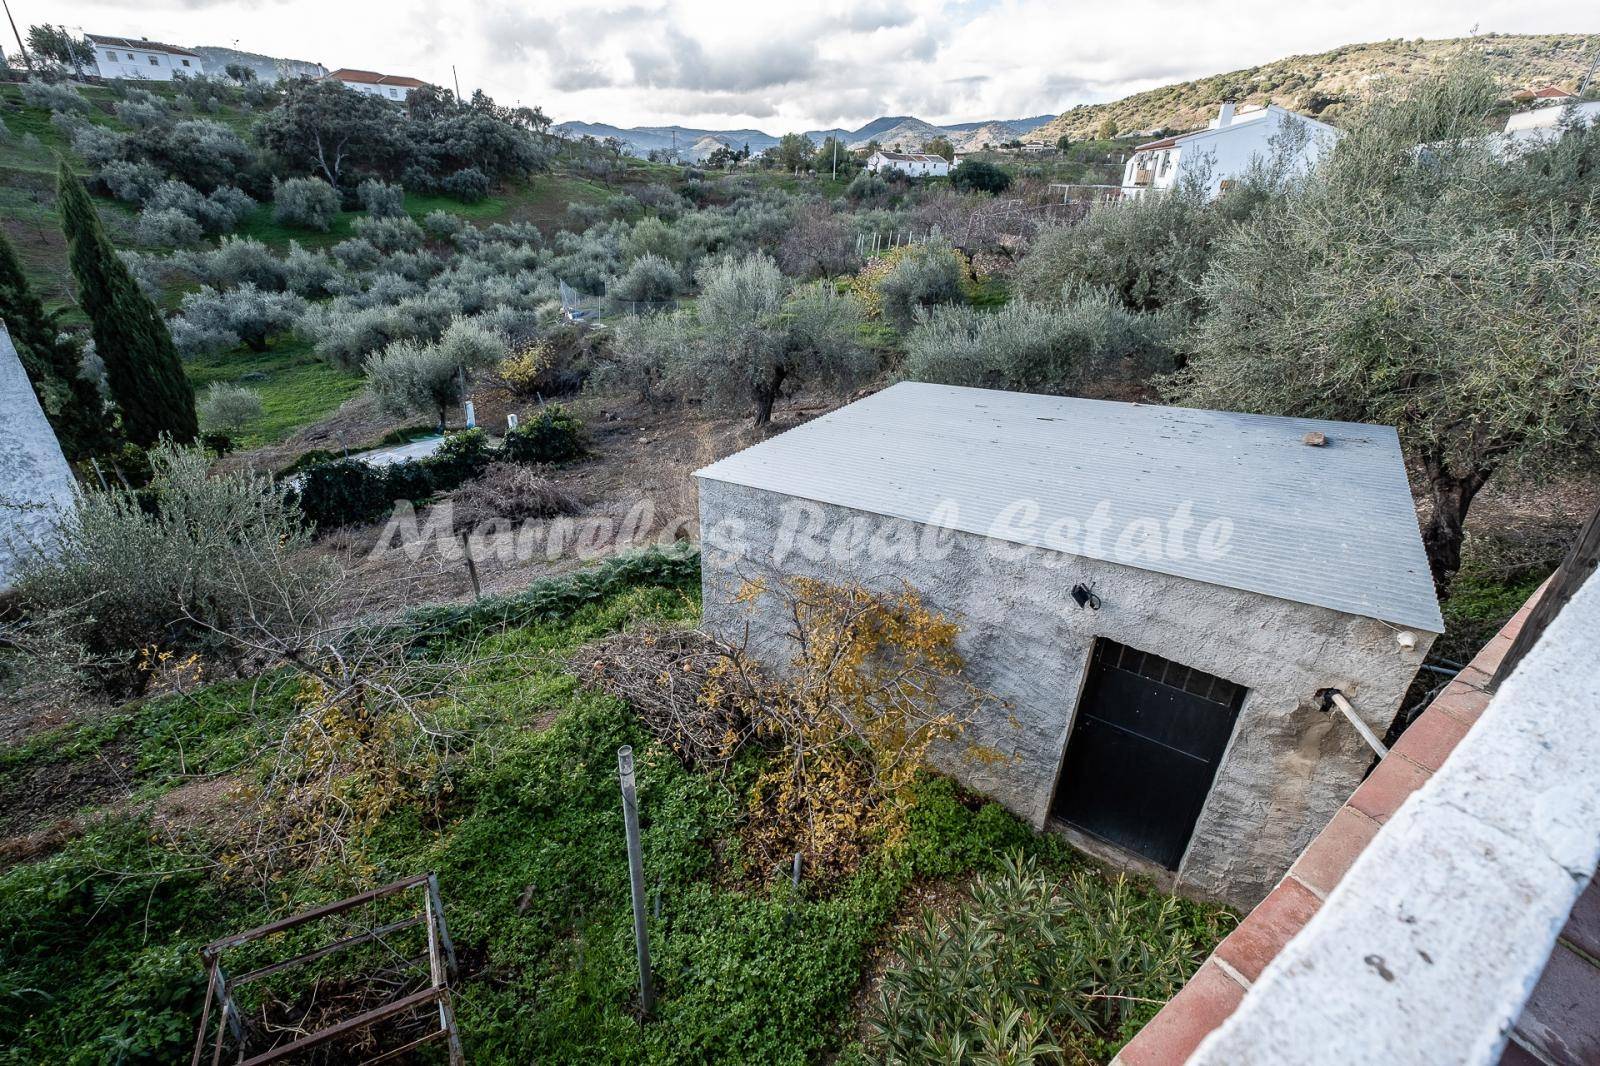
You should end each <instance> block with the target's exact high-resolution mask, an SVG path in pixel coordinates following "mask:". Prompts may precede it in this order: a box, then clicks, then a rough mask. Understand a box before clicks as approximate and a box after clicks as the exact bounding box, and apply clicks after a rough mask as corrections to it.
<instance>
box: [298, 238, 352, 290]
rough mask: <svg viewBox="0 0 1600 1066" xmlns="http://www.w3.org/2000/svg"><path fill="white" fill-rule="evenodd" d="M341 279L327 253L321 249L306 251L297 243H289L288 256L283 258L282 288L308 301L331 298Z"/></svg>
mask: <svg viewBox="0 0 1600 1066" xmlns="http://www.w3.org/2000/svg"><path fill="white" fill-rule="evenodd" d="M341 277H342V275H341V274H340V272H339V268H338V267H337V266H336V265H335V264H334V262H333V260H331V259H329V258H328V253H326V252H324V251H322V250H321V249H318V250H317V251H314V252H311V251H307V250H306V249H304V248H302V247H301V246H300V244H299V242H298V241H290V242H289V254H288V255H286V256H285V257H284V258H283V285H284V288H286V289H288V290H289V291H290V292H292V293H296V294H297V295H300V296H304V297H305V298H306V299H308V300H311V299H316V298H317V297H319V296H332V295H333V293H334V292H335V291H336V289H337V288H339V280H340V278H341Z"/></svg>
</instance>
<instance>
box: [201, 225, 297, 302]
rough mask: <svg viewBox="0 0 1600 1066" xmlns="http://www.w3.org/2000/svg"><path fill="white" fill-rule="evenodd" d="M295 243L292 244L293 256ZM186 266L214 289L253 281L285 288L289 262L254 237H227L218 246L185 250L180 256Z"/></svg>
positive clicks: (265, 287) (269, 288) (270, 287)
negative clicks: (190, 250) (191, 250)
mask: <svg viewBox="0 0 1600 1066" xmlns="http://www.w3.org/2000/svg"><path fill="white" fill-rule="evenodd" d="M294 248H295V246H291V258H292V256H293V250H294ZM176 258H177V260H178V262H179V263H180V264H181V265H182V266H183V268H184V269H185V270H187V271H189V272H190V273H191V274H193V275H194V276H195V277H197V278H199V279H200V281H201V282H203V283H204V284H207V285H211V286H213V287H214V288H219V289H227V288H234V287H236V286H239V285H244V284H250V285H254V286H255V287H256V288H258V289H262V290H264V291H269V292H270V291H277V290H280V289H283V288H284V287H285V281H286V278H287V273H288V263H287V262H286V261H285V260H282V259H279V258H278V257H277V256H276V255H274V254H273V253H272V250H271V249H270V248H268V247H267V246H266V245H264V244H262V243H261V242H260V241H258V240H254V239H252V238H250V237H224V238H222V241H221V242H220V243H219V244H218V245H217V247H215V248H206V249H202V250H199V251H193V252H185V253H184V254H183V255H182V256H179V257H176Z"/></svg>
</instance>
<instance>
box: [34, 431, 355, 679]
mask: <svg viewBox="0 0 1600 1066" xmlns="http://www.w3.org/2000/svg"><path fill="white" fill-rule="evenodd" d="M149 458H150V462H151V467H152V474H153V478H152V480H151V483H150V490H149V492H148V501H149V504H150V505H149V506H145V505H144V503H143V502H142V501H141V500H140V499H138V498H136V497H135V496H134V495H133V494H132V493H129V492H126V491H124V490H121V489H117V490H113V491H111V492H100V491H90V492H86V493H84V494H83V495H82V496H81V497H80V499H79V502H78V506H77V507H76V508H75V509H74V510H73V512H72V513H71V514H70V515H68V516H67V517H66V518H65V519H64V520H63V521H62V522H61V523H60V525H59V526H58V527H57V528H56V530H55V531H54V532H53V534H52V537H51V543H50V544H49V545H48V550H47V551H45V552H43V553H40V554H38V555H36V556H32V557H30V558H29V559H28V560H27V561H26V562H25V563H24V564H23V568H22V572H21V574H20V577H19V580H18V583H17V592H18V595H19V596H20V597H21V599H22V602H23V604H24V606H25V608H26V609H27V610H28V611H29V612H30V614H31V615H32V617H34V618H36V619H43V620H44V621H43V623H42V624H43V625H45V626H47V627H49V628H51V629H52V630H53V633H51V634H48V635H49V636H51V637H53V638H54V639H56V640H59V641H61V642H65V643H70V644H73V645H76V646H78V647H79V648H80V649H81V650H82V655H83V661H84V662H86V663H90V664H91V671H92V673H93V674H94V675H95V676H96V677H98V678H99V679H100V680H101V681H103V682H105V683H108V684H112V685H114V686H118V687H131V688H139V687H142V686H143V684H144V683H145V682H146V681H147V680H148V679H149V677H150V671H148V670H141V669H139V665H140V663H141V662H144V661H147V660H146V659H145V658H141V651H142V650H144V654H145V655H146V656H150V655H154V654H156V651H157V649H159V650H161V651H171V650H183V649H188V648H199V647H204V646H206V645H208V644H209V643H210V642H211V641H212V640H213V639H214V632H215V631H216V630H224V631H226V630H230V629H234V628H236V627H238V626H241V625H243V624H245V619H246V618H250V619H251V624H253V625H266V624H269V623H270V621H271V619H272V618H274V617H276V616H277V615H279V614H280V613H281V612H293V611H298V610H301V609H303V605H304V604H305V603H306V602H307V600H308V599H309V598H310V597H312V596H313V595H314V594H315V591H316V589H317V587H318V585H319V584H321V583H323V582H324V581H325V579H326V572H325V568H324V567H323V566H321V565H318V564H317V563H315V562H314V561H311V560H307V559H305V558H303V556H302V555H301V549H302V548H303V547H304V545H305V542H306V531H305V529H304V527H303V526H302V524H301V522H300V519H299V516H298V514H297V513H296V511H295V509H294V508H293V506H292V505H291V503H290V502H289V501H288V500H287V499H286V498H285V496H284V494H283V493H282V492H280V491H278V490H277V489H276V488H274V487H273V486H271V485H270V484H269V483H267V482H265V481H263V480H262V479H261V478H258V477H255V476H251V475H247V474H224V475H219V476H217V477H208V476H207V473H206V470H207V467H208V465H209V463H208V461H207V459H206V457H205V455H204V453H203V452H202V451H201V450H200V449H198V448H176V447H173V446H171V445H169V444H159V445H157V446H156V447H155V448H154V449H152V450H151V451H150V453H149Z"/></svg>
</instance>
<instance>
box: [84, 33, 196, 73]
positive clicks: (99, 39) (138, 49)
mask: <svg viewBox="0 0 1600 1066" xmlns="http://www.w3.org/2000/svg"><path fill="white" fill-rule="evenodd" d="M85 36H87V37H88V38H89V43H90V44H91V45H93V46H94V66H95V73H96V74H98V75H100V77H102V78H121V79H124V80H132V81H171V80H172V79H173V77H174V76H182V77H186V78H194V77H199V76H200V75H201V74H204V73H205V72H206V69H205V62H204V61H203V60H201V58H200V56H199V54H198V53H195V52H191V51H189V50H188V49H187V48H178V47H177V46H175V45H170V44H160V43H158V42H156V41H147V40H144V39H142V38H141V39H139V40H135V39H134V38H132V37H105V36H102V35H101V34H98V33H90V34H86V35H85Z"/></svg>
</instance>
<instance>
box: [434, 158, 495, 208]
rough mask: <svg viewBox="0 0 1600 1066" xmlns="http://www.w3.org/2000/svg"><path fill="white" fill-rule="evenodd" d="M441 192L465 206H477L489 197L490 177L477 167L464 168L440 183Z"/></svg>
mask: <svg viewBox="0 0 1600 1066" xmlns="http://www.w3.org/2000/svg"><path fill="white" fill-rule="evenodd" d="M439 191H440V192H442V193H444V195H446V196H450V197H454V198H455V199H457V200H460V201H461V202H462V203H464V204H475V203H478V202H479V201H481V200H484V199H487V198H488V196H489V175H487V174H485V173H484V172H483V171H481V170H479V169H478V168H477V167H463V168H462V169H460V170H458V171H456V172H455V173H454V174H450V175H448V176H447V177H445V178H444V180H442V181H441V182H439Z"/></svg>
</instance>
